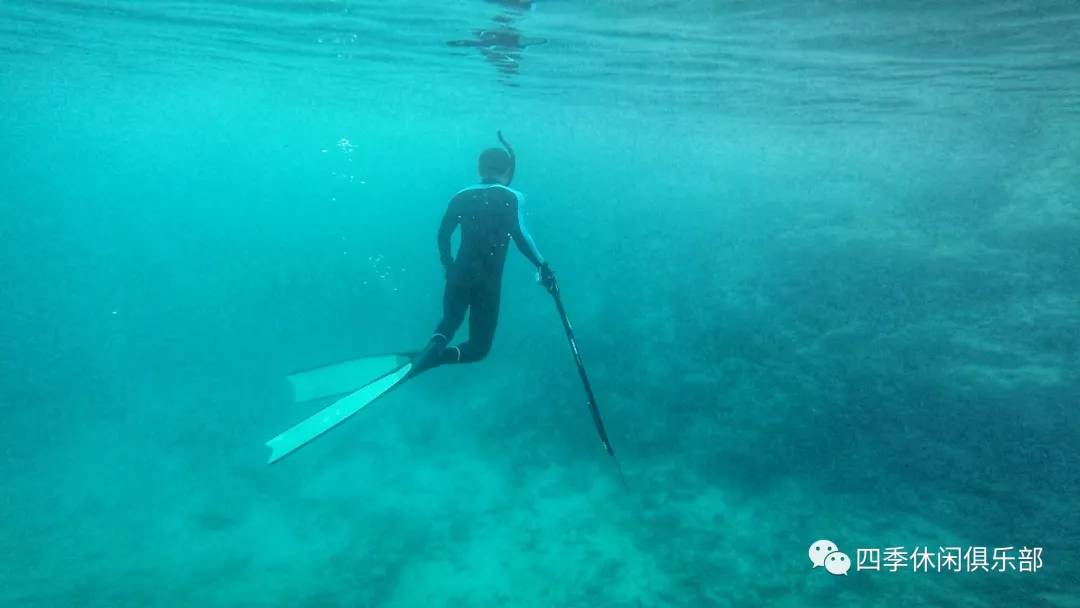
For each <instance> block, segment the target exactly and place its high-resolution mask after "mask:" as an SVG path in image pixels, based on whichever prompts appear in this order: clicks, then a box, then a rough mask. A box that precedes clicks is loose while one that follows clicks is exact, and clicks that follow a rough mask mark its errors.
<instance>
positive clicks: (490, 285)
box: [442, 279, 502, 363]
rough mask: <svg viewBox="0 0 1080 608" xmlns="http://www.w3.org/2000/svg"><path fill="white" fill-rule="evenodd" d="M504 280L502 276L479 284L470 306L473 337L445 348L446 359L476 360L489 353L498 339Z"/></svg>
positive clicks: (457, 361)
mask: <svg viewBox="0 0 1080 608" xmlns="http://www.w3.org/2000/svg"><path fill="white" fill-rule="evenodd" d="M501 292H502V281H499V280H498V279H495V280H491V281H487V282H485V283H484V284H481V285H478V286H477V287H476V288H475V289H474V291H473V293H472V296H473V297H472V302H471V303H472V306H471V307H470V308H469V339H468V341H466V342H463V343H461V344H459V345H457V346H451V347H449V348H447V349H445V350H443V351H442V363H472V362H474V361H479V360H481V359H483V358H484V357H485V356H487V354H488V351H490V350H491V343H492V342H493V341H494V340H495V327H496V326H497V325H498V323H499V300H500V296H501Z"/></svg>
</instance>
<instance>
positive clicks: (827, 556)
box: [807, 540, 851, 576]
mask: <svg viewBox="0 0 1080 608" xmlns="http://www.w3.org/2000/svg"><path fill="white" fill-rule="evenodd" d="M807 555H809V557H810V563H812V564H814V567H815V568H820V567H821V566H824V567H825V570H827V571H828V572H829V574H833V575H836V576H847V573H848V570H851V558H850V557H848V554H847V553H844V552H842V551H840V547H838V546H836V543H834V542H832V541H831V540H819V541H817V542H815V543H814V544H812V545H810V550H809V551H808V552H807Z"/></svg>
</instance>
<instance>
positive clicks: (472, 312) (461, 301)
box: [409, 132, 555, 377]
mask: <svg viewBox="0 0 1080 608" xmlns="http://www.w3.org/2000/svg"><path fill="white" fill-rule="evenodd" d="M499 141H500V142H502V144H503V146H505V148H506V149H505V150H502V149H499V148H488V149H486V150H484V151H483V152H482V153H481V154H480V159H479V163H478V169H479V173H480V180H481V181H480V183H478V184H476V185H474V186H469V187H468V188H465V189H464V190H462V191H460V192H458V193H457V195H455V196H454V198H452V199H451V200H450V204H449V205H448V206H447V208H446V213H445V214H444V215H443V218H442V222H441V223H440V224H439V232H438V238H437V243H438V248H439V260H440V262H441V263H442V266H443V270H444V271H445V275H446V287H445V290H444V292H443V316H442V320H441V321H439V324H438V325H437V326H436V327H435V331H434V333H433V334H432V336H431V340H430V341H429V342H428V344H427V346H426V347H425V348H424V349H423V350H422V351H420V352H419V353H417V354H416V355H415V356H414V357H413V359H412V369H411V370H410V371H409V376H410V377H412V376H415V375H417V374H419V373H421V372H423V371H426V370H428V369H431V368H432V367H435V366H438V365H443V364H447V363H472V362H474V361H479V360H481V359H483V358H484V357H485V356H486V355H487V354H488V351H489V350H491V344H492V341H493V340H494V338H495V326H496V325H497V323H498V319H499V301H500V296H501V291H502V274H503V266H504V265H505V263H506V253H507V250H508V249H509V245H510V241H511V240H513V241H514V244H515V245H517V248H518V249H519V250H520V251H521V253H522V254H523V255H524V256H525V258H526V259H528V260H529V262H531V263H532V265H533V266H535V267H536V269H537V282H538V283H540V284H541V285H543V286H544V287H545V288H546V289H547V290H548V291H551V290H552V289H553V288H554V285H555V273H554V272H552V270H551V266H549V265H548V263H547V262H546V261H544V258H543V256H541V255H540V251H539V250H538V249H537V247H536V243H535V242H534V241H533V239H532V237H531V236H530V235H529V232H528V230H526V229H525V222H524V215H525V214H524V204H525V195H523V194H522V193H520V192H518V191H517V190H514V189H512V188H510V181H511V180H512V179H513V178H514V169H515V165H516V158H515V156H514V150H513V148H511V147H510V144H509V143H508V142H507V141H506V140H505V139H504V138H503V136H502V133H501V132H500V133H499ZM458 227H460V228H461V243H460V245H459V247H458V250H457V255H456V256H455V255H452V253H451V251H450V249H451V247H450V237H451V236H452V235H453V233H454V230H456V229H457V228H458ZM466 312H468V314H469V338H468V340H466V341H464V342H462V343H460V344H457V345H455V346H450V342H451V340H452V339H453V337H454V334H455V333H456V332H457V330H458V328H460V327H461V324H462V323H463V322H464V320H465V313H466Z"/></svg>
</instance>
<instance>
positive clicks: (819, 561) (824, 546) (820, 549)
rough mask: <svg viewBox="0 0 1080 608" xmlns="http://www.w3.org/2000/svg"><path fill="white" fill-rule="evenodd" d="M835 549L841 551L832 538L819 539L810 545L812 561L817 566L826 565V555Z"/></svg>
mask: <svg viewBox="0 0 1080 608" xmlns="http://www.w3.org/2000/svg"><path fill="white" fill-rule="evenodd" d="M833 551H839V549H838V548H837V546H836V543H834V542H832V541H831V540H819V541H817V542H816V543H814V544H812V545H810V561H811V562H812V563H813V564H814V567H815V568H820V567H821V566H824V565H825V557H826V556H828V555H829V554H830V553H832V552H833Z"/></svg>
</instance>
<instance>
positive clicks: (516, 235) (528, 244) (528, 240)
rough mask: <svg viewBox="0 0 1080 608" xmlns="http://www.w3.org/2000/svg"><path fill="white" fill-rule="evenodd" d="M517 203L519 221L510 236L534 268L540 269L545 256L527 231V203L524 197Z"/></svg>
mask: <svg viewBox="0 0 1080 608" xmlns="http://www.w3.org/2000/svg"><path fill="white" fill-rule="evenodd" d="M517 203H518V204H517V221H516V222H514V227H513V229H512V230H511V232H510V236H511V237H512V238H513V239H514V242H515V243H516V244H517V247H518V250H520V251H521V253H522V254H523V255H524V256H525V257H526V259H528V260H529V261H530V262H532V265H533V266H536V267H537V268H540V267H541V266H543V265H544V256H542V255H540V250H539V249H537V248H536V241H533V238H532V235H530V234H529V231H528V230H526V229H525V210H524V207H525V201H524V200H523V197H518V201H517Z"/></svg>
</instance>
